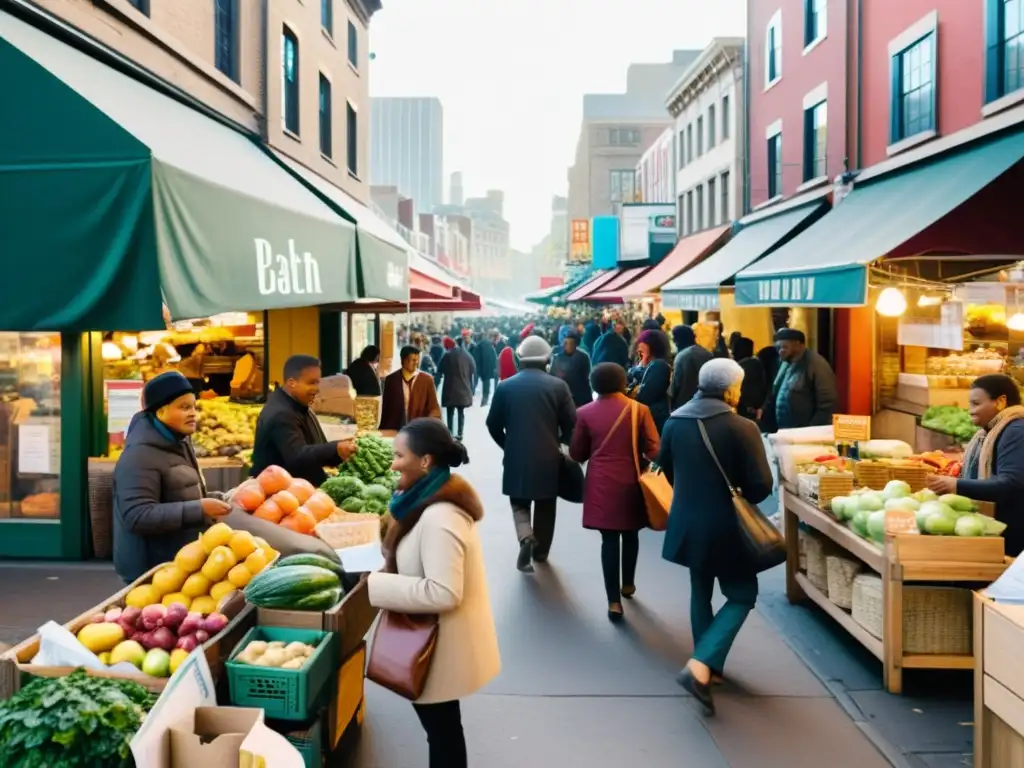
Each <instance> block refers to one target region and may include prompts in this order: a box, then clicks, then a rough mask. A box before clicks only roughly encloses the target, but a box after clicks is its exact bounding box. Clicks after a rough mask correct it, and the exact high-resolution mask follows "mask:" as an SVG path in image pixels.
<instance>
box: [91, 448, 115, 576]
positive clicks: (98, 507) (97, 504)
mask: <svg viewBox="0 0 1024 768" xmlns="http://www.w3.org/2000/svg"><path fill="white" fill-rule="evenodd" d="M116 465H117V462H116V461H106V460H102V459H98V460H97V459H94V460H91V461H90V462H89V525H90V527H91V529H92V551H93V555H94V556H95V557H97V558H100V559H101V560H106V559H109V558H110V557H111V556H112V555H113V553H114V467H115V466H116Z"/></svg>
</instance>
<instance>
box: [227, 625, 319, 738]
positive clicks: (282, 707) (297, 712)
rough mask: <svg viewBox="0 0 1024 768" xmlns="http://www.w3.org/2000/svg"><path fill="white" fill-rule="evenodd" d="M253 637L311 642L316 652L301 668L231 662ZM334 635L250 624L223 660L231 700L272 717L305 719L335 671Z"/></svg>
mask: <svg viewBox="0 0 1024 768" xmlns="http://www.w3.org/2000/svg"><path fill="white" fill-rule="evenodd" d="M253 640H265V641H266V642H268V643H269V642H274V641H276V640H280V641H283V642H285V643H292V642H299V643H306V644H308V645H315V646H316V651H314V652H313V655H312V656H310V657H309V661H307V662H306V664H305V666H304V667H303V668H302V669H276V668H274V667H257V666H252V665H250V664H243V663H241V662H237V661H235V657H236V656H237V655H238V654H239V653H241V652H242V651H243V650H244V649H245V647H246V646H247V645H249V643H250V642H252V641H253ZM337 661H338V636H337V635H336V634H335V633H334V632H320V631H317V630H313V629H290V628H285V627H259V626H258V627H253V628H252V629H250V630H249V631H248V632H247V633H246V634H245V636H244V637H243V638H242V640H241V642H239V644H238V645H237V646H236V647H235V650H234V651H232V652H231V656H230V658H228V661H227V669H228V687H229V689H230V691H231V703H232V704H234V705H235V706H236V707H256V708H259V709H262V710H263V711H264V713H265V714H266V717H268V718H270V719H275V720H290V721H295V720H300V721H301V720H309V719H310V718H311V717H312V716H313V715H314V714H315V713H316V710H317V704H318V700H319V698H320V694H321V693H322V692H323V690H324V689H325V687H326V686H327V685H328V684H329V683H330V682H331V680H332V679H333V678H334V673H335V672H337Z"/></svg>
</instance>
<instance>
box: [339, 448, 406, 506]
mask: <svg viewBox="0 0 1024 768" xmlns="http://www.w3.org/2000/svg"><path fill="white" fill-rule="evenodd" d="M356 446H357V447H358V450H357V451H356V453H355V455H354V456H353V457H352V458H351V459H349V460H348V461H346V462H345V463H344V464H342V465H341V467H340V468H339V470H338V474H337V475H335V476H334V477H329V478H327V480H326V481H324V483H323V485H321V486H320V490H321V491H323V492H324V493H326V494H327V495H328V496H330V497H331V499H332V500H333V501H334V503H335V504H336V505H337V506H338V508H339V509H341V510H343V511H345V512H371V513H373V514H376V515H384V514H385V513H386V512H387V509H388V503H389V502H390V501H391V497H392V496H393V495H394V493H395V487H396V485H397V483H398V473H397V472H392V471H391V463H392V461H393V460H394V449H393V448H392V447H391V444H390V443H389V442H387V441H386V440H384V439H383V438H382V437H380V436H378V435H363V436H362V437H358V438H356Z"/></svg>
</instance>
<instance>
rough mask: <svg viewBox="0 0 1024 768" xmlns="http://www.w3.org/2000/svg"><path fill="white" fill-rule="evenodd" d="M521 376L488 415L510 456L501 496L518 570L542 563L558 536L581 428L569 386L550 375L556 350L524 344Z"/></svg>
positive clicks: (501, 389)
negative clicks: (564, 479)
mask: <svg viewBox="0 0 1024 768" xmlns="http://www.w3.org/2000/svg"><path fill="white" fill-rule="evenodd" d="M518 356H519V373H517V374H516V375H515V376H513V377H512V378H510V379H508V380H506V381H503V382H501V383H500V384H499V385H498V388H497V389H496V390H495V391H494V399H493V400H492V401H491V409H490V411H489V412H488V413H487V430H488V431H489V432H490V433H491V437H492V438H493V439H494V442H496V443H497V444H498V445H499V446H500V447H501V449H502V450H503V451H504V453H505V456H504V459H503V465H504V469H503V473H502V484H501V488H502V493H503V494H504V495H505V496H508V497H509V500H510V502H511V505H512V518H513V521H514V522H515V528H516V536H517V538H518V539H519V557H518V559H517V561H516V567H517V568H519V570H520V571H523V572H524V573H531V572H532V571H533V564H532V563H533V562H538V563H543V562H545V561H546V560H547V558H548V553H549V552H550V551H551V542H552V539H553V538H554V534H555V509H556V500H557V498H558V490H559V478H560V476H561V469H562V465H563V463H564V462H565V461H567V460H568V459H567V457H566V456H565V454H563V453H562V444H566V445H567V444H568V443H569V441H570V439H571V438H572V430H573V426H574V425H575V424H576V407H575V406H574V405H573V402H572V393H571V392H570V391H569V386H568V385H567V384H566V383H565V382H564V381H562V380H561V379H559V378H556V377H555V376H550V375H548V373H547V365H548V362H549V361H550V359H551V345H550V344H548V343H547V342H546V341H544V339H542V338H540V337H539V336H530V337H529V338H527V339H526V340H525V341H523V343H522V344H520V345H519V350H518Z"/></svg>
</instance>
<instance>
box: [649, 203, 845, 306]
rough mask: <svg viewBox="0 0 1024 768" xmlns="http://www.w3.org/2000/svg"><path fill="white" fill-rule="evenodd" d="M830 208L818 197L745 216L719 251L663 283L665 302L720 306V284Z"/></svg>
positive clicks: (726, 282)
mask: <svg viewBox="0 0 1024 768" xmlns="http://www.w3.org/2000/svg"><path fill="white" fill-rule="evenodd" d="M827 209H828V204H827V203H826V202H825V201H824V200H822V199H818V200H816V201H815V202H813V203H807V204H806V205H801V206H798V207H796V208H790V209H789V210H784V211H782V212H780V213H778V214H776V215H774V216H767V217H766V216H764V215H763V214H757V213H755V214H753V215H751V216H747V217H746V219H747V220H748V221H749V222H750V223H746V222H745V221H744V220H742V219H741V220H740V221H739V222H738V224H739V226H740V227H741V229H740V230H739V232H738V233H737V234H735V235H734V236H733V238H732V239H731V240H730V241H729V242H728V243H726V244H725V245H724V246H723V247H722V248H721V249H720V250H719V251H717V252H716V253H713V254H711V255H710V256H708V258H706V259H705V260H704V261H702V262H700V263H699V264H697V265H696V266H694V267H693V268H691V269H688V270H686V271H685V272H683V273H682V274H681V275H679V277H677V278H675V279H674V280H672V281H670V282H668V283H666V284H665V285H663V286H662V288H661V300H662V302H663V303H664V305H665V306H666V307H667V308H669V309H684V310H691V311H706V310H713V309H718V289H719V288H720V287H722V286H725V285H729V284H731V282H732V280H733V278H734V277H735V276H736V273H737V272H739V271H740V270H741V269H745V268H746V267H748V266H749V265H750V264H752V263H754V262H755V261H757V260H758V259H760V258H762V257H763V256H765V255H766V254H768V253H771V252H772V250H774V249H775V248H778V247H779V245H780V244H782V243H785V242H786V240H787V238H789V237H792V236H793V234H794V233H795V232H798V231H800V228H801V227H805V226H807V225H808V224H809V223H811V222H812V221H815V220H816V219H817V218H819V217H820V216H821V215H822V214H823V213H825V211H826V210H827Z"/></svg>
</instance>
